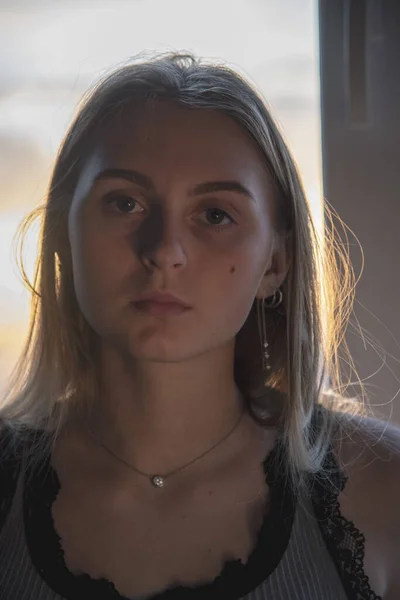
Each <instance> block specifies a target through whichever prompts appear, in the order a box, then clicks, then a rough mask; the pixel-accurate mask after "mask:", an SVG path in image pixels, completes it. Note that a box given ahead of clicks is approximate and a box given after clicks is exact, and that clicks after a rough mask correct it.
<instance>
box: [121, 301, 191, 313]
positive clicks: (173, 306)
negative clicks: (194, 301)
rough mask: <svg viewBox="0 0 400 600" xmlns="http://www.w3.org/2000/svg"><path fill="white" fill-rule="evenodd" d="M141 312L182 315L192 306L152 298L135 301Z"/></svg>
mask: <svg viewBox="0 0 400 600" xmlns="http://www.w3.org/2000/svg"><path fill="white" fill-rule="evenodd" d="M133 304H134V305H135V308H136V309H137V310H139V311H140V312H144V313H148V314H150V315H154V316H167V315H171V316H172V315H181V314H183V313H184V312H187V311H188V310H189V309H190V307H186V306H183V305H182V304H180V303H178V302H155V301H152V300H139V301H138V302H134V303H133Z"/></svg>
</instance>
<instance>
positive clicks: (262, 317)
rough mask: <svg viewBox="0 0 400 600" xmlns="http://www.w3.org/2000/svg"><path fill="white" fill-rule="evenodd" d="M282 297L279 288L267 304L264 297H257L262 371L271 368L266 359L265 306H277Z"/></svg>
mask: <svg viewBox="0 0 400 600" xmlns="http://www.w3.org/2000/svg"><path fill="white" fill-rule="evenodd" d="M277 294H278V296H277ZM282 299H283V293H282V291H281V290H280V289H277V290H276V291H275V292H274V295H273V297H272V302H270V303H269V304H266V298H262V299H261V300H258V298H257V315H258V331H259V336H260V342H261V352H262V354H263V358H262V364H263V371H264V373H267V372H268V371H270V370H271V365H270V364H269V362H268V359H269V352H268V346H269V344H268V341H267V328H266V324H265V308H276V307H277V306H279V305H280V304H281V303H282ZM260 313H261V314H260Z"/></svg>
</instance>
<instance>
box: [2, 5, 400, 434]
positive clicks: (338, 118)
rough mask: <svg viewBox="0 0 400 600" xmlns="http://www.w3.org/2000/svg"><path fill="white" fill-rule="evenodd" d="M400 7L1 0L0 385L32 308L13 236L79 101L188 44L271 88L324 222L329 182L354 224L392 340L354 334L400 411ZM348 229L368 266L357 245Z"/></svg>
mask: <svg viewBox="0 0 400 600" xmlns="http://www.w3.org/2000/svg"><path fill="white" fill-rule="evenodd" d="M385 3H386V4H385ZM390 11H392V12H390ZM393 17H396V18H398V17H399V10H398V8H397V3H396V2H394V1H391V0H382V1H380V0H337V1H335V2H333V1H330V0H325V1H322V0H321V2H318V0H284V1H283V0H202V2H201V3H197V2H196V3H191V2H187V0H0V182H1V187H0V396H1V393H2V390H3V389H4V387H5V383H6V379H7V376H8V375H9V374H10V372H11V369H12V367H13V366H14V363H15V361H16V359H17V356H18V353H19V351H20V349H21V347H22V344H23V341H24V337H25V335H26V331H27V324H28V320H29V293H28V291H27V290H25V288H24V287H23V285H22V282H21V280H20V278H19V275H18V274H17V267H16V265H15V262H14V258H13V254H12V241H13V236H14V234H15V232H16V229H17V226H18V223H19V222H20V220H21V218H22V217H23V215H24V214H26V213H27V212H28V211H30V210H31V209H32V208H33V207H35V206H36V205H37V204H40V203H41V202H43V199H44V196H45V192H46V186H47V183H48V180H49V177H50V173H51V168H52V165H53V161H54V158H55V154H56V152H57V149H58V146H59V144H60V142H61V139H62V137H63V135H64V133H65V131H66V129H67V127H68V125H69V123H70V121H71V119H72V117H73V115H74V113H75V110H76V106H77V103H78V102H79V100H80V98H81V96H82V94H83V93H84V91H85V90H86V89H87V88H88V87H89V86H91V85H92V84H93V83H95V82H96V81H97V80H98V78H99V77H101V76H102V75H104V74H105V73H106V72H108V71H109V70H112V69H113V68H114V67H116V66H119V65H121V64H123V63H125V62H126V61H128V60H129V58H130V57H132V56H134V55H135V54H137V53H140V52H144V51H149V52H150V51H167V50H187V51H191V52H194V53H195V54H196V55H198V56H201V57H204V58H207V59H210V60H214V59H215V60H218V61H221V60H222V61H223V62H225V63H226V64H228V65H229V66H231V67H233V68H235V69H236V70H237V71H239V72H240V73H242V74H243V75H244V76H245V77H246V78H247V79H249V80H250V81H251V82H252V83H253V84H254V85H255V86H256V87H257V89H258V90H259V91H261V93H262V94H263V95H264V97H265V98H266V100H267V102H268V103H269V105H270V108H271V111H272V114H273V116H274V117H275V119H276V120H277V121H278V123H279V125H280V127H281V130H282V131H283V134H284V137H285V139H286V141H287V143H288V144H289V147H290V149H291V151H292V153H293V154H294V156H295V158H296V161H297V164H298V166H299V169H300V172H301V175H302V179H303V182H304V186H305V189H306V191H307V195H308V199H309V202H310V205H311V207H312V210H313V213H314V215H315V219H316V221H317V223H319V224H320V225H322V224H323V197H324V195H325V196H326V197H327V198H328V200H329V202H330V203H331V204H332V205H333V206H334V207H335V208H336V210H338V212H339V214H340V216H341V217H342V218H343V219H344V221H345V222H346V223H347V224H348V225H349V227H351V229H352V230H353V231H354V232H355V234H356V236H357V238H358V240H359V242H360V243H361V245H362V247H363V250H364V254H365V257H364V258H365V263H366V264H365V266H364V273H363V276H362V280H361V281H365V280H366V283H364V284H362V283H361V282H360V294H359V296H358V307H360V306H361V305H362V306H363V308H362V312H363V314H361V315H360V314H357V319H358V321H359V322H360V324H361V326H362V327H365V328H366V329H367V331H369V332H370V334H371V336H375V337H376V339H377V341H378V343H379V344H380V345H381V346H382V349H380V350H378V352H377V351H376V349H374V347H373V345H371V343H370V342H371V340H370V341H369V342H367V341H366V339H365V338H363V337H362V335H361V334H360V333H359V332H357V327H355V328H354V330H352V331H351V332H350V336H352V337H351V339H350V340H349V345H350V349H351V350H353V353H354V357H355V362H356V366H357V368H358V369H359V370H360V376H361V378H363V379H365V383H366V385H367V388H368V390H367V391H368V392H370V394H371V401H372V403H373V404H374V405H376V407H377V411H378V412H379V413H380V414H382V415H385V416H386V417H389V418H392V419H393V420H397V421H398V422H400V409H399V401H398V399H397V393H398V388H399V385H400V384H399V381H398V378H399V357H400V347H399V344H398V341H397V340H398V339H400V330H399V318H398V310H397V304H398V302H397V300H396V298H397V297H398V296H397V294H396V290H397V291H399V279H400V278H399V276H398V272H397V264H398V258H400V252H399V250H400V248H399V246H398V244H399V241H398V236H397V230H396V219H397V227H398V225H399V223H400V219H398V216H399V203H398V200H399V198H398V194H397V190H396V189H395V190H392V187H393V186H392V183H393V182H394V176H395V175H397V173H395V171H396V167H395V164H397V167H398V166H399V165H398V163H399V160H398V159H399V150H398V146H397V147H396V149H395V146H394V145H392V146H390V145H388V144H389V142H390V143H391V144H393V142H392V141H390V140H393V139H394V138H393V135H394V131H395V130H396V127H395V126H394V125H393V124H392V126H390V123H391V119H392V118H393V114H392V113H391V112H390V111H391V107H392V108H393V110H394V105H395V104H396V106H397V104H398V103H399V100H400V94H399V90H398V81H397V79H398V76H397V75H396V70H395V69H394V62H395V61H394V60H392V62H393V72H391V71H390V64H391V62H390V57H391V52H392V51H393V48H391V50H390V52H389V49H390V43H393V45H394V46H396V48H397V51H398V50H399V48H398V44H399V42H398V39H400V35H398V38H397V41H396V40H395V39H394V36H397V31H395V27H396V25H394V24H393V23H392V19H393ZM397 23H398V21H397ZM385 27H386V29H385ZM397 28H398V24H397ZM389 30H390V31H389ZM391 36H392V37H393V41H392V42H390V40H392V37H391ZM389 42H390V43H389ZM396 44H397V45H396ZM382 61H383V62H382ZM382 71H384V74H382ZM375 76H376V80H375V79H374V77H375ZM378 76H379V77H378ZM392 80H393V81H392ZM388 81H389V83H388ZM396 81H397V83H396ZM390 82H392V83H390ZM390 85H392V88H390ZM396 85H397V87H396ZM375 86H380V92H381V94H382V98H383V100H382V98H381V96H379V98H380V101H378V100H377V95H376V94H375V92H374V89H375ZM385 86H386V87H385ZM396 93H397V97H396ZM386 94H388V96H389V95H390V98H389V97H387V96H386ZM379 102H380V103H379ZM397 110H398V109H397ZM385 119H387V122H386V121H385ZM398 120H399V119H398ZM385 123H386V125H385ZM386 126H387V127H386ZM396 126H397V125H396ZM385 127H386V129H385ZM385 144H386V145H385ZM378 147H379V152H376V150H377V148H378ZM394 149H395V150H394ZM370 150H371V153H370V152H369V151H370ZM392 150H393V151H394V155H393V156H392V153H391V152H392ZM396 152H397V159H396ZM379 156H380V160H381V163H382V164H381V166H382V168H383V171H382V172H379V173H378V172H377V169H376V161H377V159H378V157H379ZM396 161H397V163H396ZM392 167H394V168H393V169H392ZM385 169H386V172H385ZM391 169H392V170H391ZM389 171H390V173H389ZM392 171H393V172H392ZM388 173H389V175H388ZM382 182H384V183H385V185H384V189H382ZM394 187H396V186H394ZM376 189H379V190H380V194H379V198H377V197H376V193H375V191H374V190H376ZM368 194H369V198H367V196H368ZM385 198H387V200H385ZM361 199H362V201H361ZM360 203H361V204H360ZM392 203H393V206H392ZM396 203H397V205H396ZM388 207H389V208H390V209H391V210H392V209H393V211H394V212H391V213H388V212H387V208H388ZM379 211H381V213H382V214H381V217H382V218H380V216H379V214H380V212H379ZM396 211H397V213H396ZM378 213H379V214H378ZM383 214H384V215H385V216H383ZM382 219H383V220H382ZM366 223H367V224H366ZM382 223H385V226H384V228H383V229H382ZM391 228H392V229H393V231H392V229H391ZM37 233H38V227H37V226H35V227H34V228H33V229H32V230H31V232H30V234H29V236H28V243H27V245H26V249H25V264H26V267H27V273H28V275H29V276H30V278H32V275H33V268H34V261H35V257H36V245H37ZM384 238H385V239H384ZM350 242H351V244H352V245H353V246H354V249H355V255H354V257H353V260H354V264H355V267H356V271H357V269H359V267H360V266H361V262H360V261H361V258H360V257H361V254H360V249H359V247H358V246H357V242H356V240H355V239H353V238H352V239H350ZM367 248H369V249H370V252H368V251H367ZM396 252H397V254H396ZM377 254H378V258H377ZM396 257H397V258H396ZM385 273H386V274H388V275H387V278H386V279H382V277H384V276H385V275H384V274H385ZM377 277H378V280H377ZM363 285H364V287H362V286H363ZM383 295H384V296H386V300H382V296H383ZM374 339H375V338H374ZM355 391H356V392H359V390H358V389H357V388H356V389H355Z"/></svg>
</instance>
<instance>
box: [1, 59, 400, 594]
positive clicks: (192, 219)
mask: <svg viewBox="0 0 400 600" xmlns="http://www.w3.org/2000/svg"><path fill="white" fill-rule="evenodd" d="M43 212H44V218H43V227H42V231H41V248H40V254H39V258H38V263H37V269H38V271H37V274H36V280H35V281H37V284H36V287H37V288H38V290H36V289H34V290H33V291H34V294H33V298H32V310H33V312H32V324H31V331H30V333H29V336H28V341H27V345H26V348H25V349H24V352H23V354H22V356H21V359H20V361H19V363H18V365H17V368H16V370H15V372H14V377H13V380H12V381H10V388H9V392H8V394H7V396H6V398H5V400H4V402H3V407H2V411H1V418H2V423H3V429H2V447H3V450H2V469H1V481H2V483H1V494H2V498H1V530H0V583H1V588H0V591H1V597H2V598H4V599H7V600H14V599H18V600H39V599H40V600H42V599H46V600H56V599H57V600H59V599H67V598H68V599H74V600H75V599H80V598H82V599H83V598H84V599H85V600H86V599H87V598H96V599H99V600H100V599H104V600H106V599H111V598H160V599H163V600H166V599H170V598H173V599H175V598H176V599H181V598H188V599H189V598H196V599H197V598H204V599H207V600H210V599H212V598H215V599H217V598H218V599H219V600H220V599H225V598H232V599H233V598H249V599H250V598H254V599H257V600H258V599H262V598H274V599H276V600H288V599H289V598H290V600H297V599H304V600H314V599H315V600H316V599H318V600H320V599H321V598H324V600H327V599H328V600H329V599H332V600H333V599H334V600H341V599H345V598H351V599H356V598H357V599H359V600H360V599H364V598H365V599H366V598H368V599H372V598H374V599H377V598H384V599H385V600H394V599H395V598H398V597H399V594H400V579H399V576H398V573H397V569H396V559H397V560H398V558H399V547H398V542H397V535H396V527H397V531H399V525H400V518H399V514H398V501H399V499H400V486H399V481H398V480H399V473H400V459H399V454H400V452H399V448H400V442H399V433H398V431H397V429H395V428H394V427H391V428H390V427H387V426H386V424H384V423H381V422H380V421H377V420H375V419H373V418H372V417H369V416H368V414H367V412H366V410H365V411H362V410H361V408H360V404H359V403H358V402H356V401H352V400H345V399H344V398H343V397H341V396H340V395H339V394H338V393H335V392H334V391H333V390H334V389H336V391H338V390H340V389H341V388H340V384H339V381H340V379H339V376H338V373H337V371H338V369H337V368H335V365H337V360H336V357H337V348H336V346H335V340H337V339H338V338H339V331H340V329H339V328H340V326H341V325H343V323H342V324H341V323H339V322H338V316H340V314H342V316H343V314H345V313H346V311H345V310H343V313H340V311H338V306H343V299H344V302H346V298H348V297H349V296H348V290H346V289H341V286H342V282H340V281H339V279H338V275H337V273H338V271H335V268H336V269H337V267H335V262H334V260H333V259H332V252H331V250H332V247H333V246H332V244H333V243H334V240H333V241H332V240H331V239H330V238H329V236H328V237H327V240H326V246H325V259H324V255H323V253H322V249H321V248H322V247H321V245H320V244H319V238H318V236H317V234H316V233H315V231H314V229H313V225H312V220H311V217H310V213H309V209H308V205H307V202H306V200H305V197H304V193H303V190H302V187H301V184H300V181H299V176H298V174H297V172H296V168H295V166H294V162H293V159H292V158H291V156H290V154H289V152H288V150H287V148H286V146H285V143H284V141H283V140H282V137H281V135H280V133H279V132H278V129H277V127H276V125H275V124H274V122H273V120H272V118H271V116H270V114H269V112H268V110H267V108H266V107H265V104H264V101H263V100H262V99H261V98H260V97H259V96H258V95H257V93H256V92H255V91H254V90H253V89H252V88H251V87H250V86H249V84H248V83H247V82H245V81H244V80H243V79H242V78H241V77H240V76H239V75H237V74H236V73H234V72H233V71H231V70H230V69H228V68H226V67H223V66H211V65H206V64H203V63H202V62H201V61H198V60H196V59H195V58H194V57H193V56H191V55H180V54H176V55H166V56H158V57H155V58H153V59H151V60H148V61H147V62H142V63H140V62H134V63H133V64H131V65H129V66H126V67H123V68H121V69H119V70H117V71H116V72H114V73H113V74H111V75H110V76H108V77H107V78H106V79H105V80H104V81H103V82H101V83H100V84H99V85H98V86H97V87H96V88H95V89H94V90H93V91H92V92H91V94H90V95H89V96H88V97H87V98H86V100H85V102H84V104H83V106H82V107H81V108H80V110H79V112H78V115H77V117H76V119H75V121H74V123H73V124H72V126H71V128H70V130H69V132H68V134H67V136H66V138H65V140H64V142H63V144H62V147H61V149H60V152H59V155H58V157H57V160H56V165H55V169H54V173H53V177H52V181H51V184H50V188H49V193H48V198H47V201H46V203H45V205H44V207H43ZM37 214H41V210H40V209H39V210H37V211H34V213H33V214H32V215H30V217H28V219H27V220H26V222H25V223H24V226H26V225H27V224H28V223H29V220H30V219H31V218H32V216H35V215H37ZM343 264H345V263H343ZM321 265H322V266H323V267H324V269H325V271H324V279H323V286H321V285H320V284H321V280H320V275H319V274H320V273H321V271H320V270H319V268H318V267H319V266H321ZM335 273H336V275H335ZM347 273H349V271H347ZM335 277H336V278H335ZM340 293H342V294H343V295H342V296H340ZM168 294H169V295H170V296H171V295H172V296H173V298H172V300H175V303H171V302H170V303H168V302H166V301H168V300H170V301H171V297H169V296H168ZM346 294H347V296H346ZM157 300H158V302H157ZM160 300H161V301H163V302H160ZM341 303H342V304H341ZM322 306H323V308H324V313H322ZM345 307H346V305H345ZM328 381H329V382H330V383H331V386H330V387H328ZM376 440H378V441H376ZM372 441H375V442H376V443H374V445H372V443H371V442H372ZM389 489H390V494H388V491H389Z"/></svg>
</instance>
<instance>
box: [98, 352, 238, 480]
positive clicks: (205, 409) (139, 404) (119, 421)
mask: <svg viewBox="0 0 400 600" xmlns="http://www.w3.org/2000/svg"><path fill="white" fill-rule="evenodd" d="M232 364H233V357H232V356H227V352H226V349H225V354H222V353H219V352H217V351H216V352H215V353H214V355H213V356H212V357H210V355H207V357H200V358H199V357H197V358H196V360H193V361H185V362H179V363H178V362H176V363H155V362H150V361H146V362H144V361H143V363H140V362H135V364H134V365H133V364H132V363H129V364H126V363H125V362H124V361H123V360H121V358H120V356H118V355H117V354H116V353H114V352H112V351H110V349H109V348H108V349H104V350H103V353H102V361H101V365H100V369H99V372H100V373H101V375H100V376H99V383H100V385H99V395H98V398H96V406H95V407H92V408H94V410H93V409H92V410H91V412H90V413H89V415H88V425H89V426H90V429H91V431H92V432H93V435H94V436H95V437H96V438H97V439H98V440H99V441H101V442H102V443H103V444H105V445H106V446H107V447H108V448H110V449H112V451H113V452H114V453H115V454H116V455H117V456H119V457H120V458H122V459H123V460H124V461H126V462H128V463H130V464H131V465H133V466H134V467H135V468H136V469H139V470H140V471H143V472H144V473H149V474H151V473H160V474H163V473H168V472H172V471H173V470H175V469H179V468H181V467H182V466H183V465H185V464H187V463H189V462H190V461H192V460H194V459H196V458H197V457H198V456H200V455H201V454H202V453H204V452H206V451H207V450H209V449H210V448H212V446H214V445H215V444H218V442H220V441H221V440H222V439H223V438H224V437H225V436H226V435H227V434H229V433H230V432H231V430H232V428H233V427H234V426H235V424H236V423H237V422H238V419H239V417H240V416H241V414H242V413H243V410H244V399H243V396H242V394H241V393H240V391H239V389H238V388H237V386H236V384H235V382H234V378H233V372H231V371H232ZM246 416H247V415H244V416H243V418H242V419H241V421H240V422H239V426H238V427H237V428H236V430H235V431H233V432H232V435H230V436H228V438H227V439H226V440H224V441H223V442H222V443H221V445H220V446H218V445H217V446H216V447H215V450H213V451H210V453H209V454H208V455H207V454H206V455H205V456H204V458H203V459H202V461H199V462H201V463H202V465H209V464H210V463H211V462H212V461H215V460H217V458H218V457H220V458H221V457H222V456H226V453H227V452H229V451H232V450H234V448H237V445H238V443H240V440H241V438H242V434H241V429H243V424H244V423H245V422H246V418H245V417H246ZM244 426H245V425H244Z"/></svg>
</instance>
